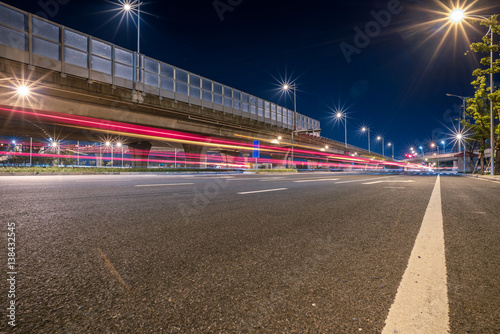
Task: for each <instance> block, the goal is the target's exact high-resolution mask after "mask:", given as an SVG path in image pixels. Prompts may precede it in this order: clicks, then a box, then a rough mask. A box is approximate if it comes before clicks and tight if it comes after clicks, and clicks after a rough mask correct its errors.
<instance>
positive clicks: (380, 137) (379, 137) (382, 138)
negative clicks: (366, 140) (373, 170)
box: [377, 136, 385, 157]
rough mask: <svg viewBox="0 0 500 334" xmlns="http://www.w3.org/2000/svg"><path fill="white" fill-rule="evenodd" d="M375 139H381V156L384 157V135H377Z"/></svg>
mask: <svg viewBox="0 0 500 334" xmlns="http://www.w3.org/2000/svg"><path fill="white" fill-rule="evenodd" d="M377 140H379V141H380V140H382V156H383V157H385V155H384V137H382V136H377Z"/></svg>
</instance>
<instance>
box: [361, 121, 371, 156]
mask: <svg viewBox="0 0 500 334" xmlns="http://www.w3.org/2000/svg"><path fill="white" fill-rule="evenodd" d="M361 131H362V132H368V153H371V151H370V129H368V128H367V127H366V126H363V127H362V128H361Z"/></svg>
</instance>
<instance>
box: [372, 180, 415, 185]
mask: <svg viewBox="0 0 500 334" xmlns="http://www.w3.org/2000/svg"><path fill="white" fill-rule="evenodd" d="M382 182H390V183H393V182H394V183H396V182H399V183H413V182H415V181H413V180H406V181H374V182H367V183H363V184H375V183H382Z"/></svg>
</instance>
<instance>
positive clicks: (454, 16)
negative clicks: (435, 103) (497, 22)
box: [450, 9, 495, 175]
mask: <svg viewBox="0 0 500 334" xmlns="http://www.w3.org/2000/svg"><path fill="white" fill-rule="evenodd" d="M493 16H495V15H490V16H482V15H476V14H467V13H465V11H464V10H462V9H455V10H453V11H452V12H451V13H450V20H451V21H452V22H454V23H457V24H458V23H460V22H462V21H463V20H464V19H466V18H469V17H470V18H479V19H482V20H485V21H488V20H489V19H491V18H492V17H493ZM489 34H490V35H491V36H490V41H491V50H490V94H493V93H494V90H495V85H494V81H493V46H494V44H493V37H494V30H493V26H492V25H490V27H489V30H488V32H487V33H486V35H489ZM490 120H491V126H490V144H491V152H490V161H491V163H490V165H491V175H495V127H494V126H493V125H494V120H495V117H494V112H493V100H492V99H490ZM464 150H465V146H464ZM464 165H465V161H464ZM464 168H465V167H464Z"/></svg>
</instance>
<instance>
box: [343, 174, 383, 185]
mask: <svg viewBox="0 0 500 334" xmlns="http://www.w3.org/2000/svg"><path fill="white" fill-rule="evenodd" d="M388 177H390V176H384V177H377V178H371V179H363V180H349V181H340V182H335V184H341V183H353V182H364V181H373V180H379V179H387V178H388Z"/></svg>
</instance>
